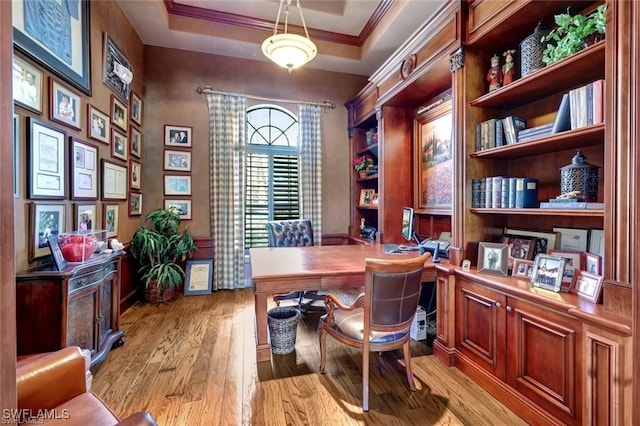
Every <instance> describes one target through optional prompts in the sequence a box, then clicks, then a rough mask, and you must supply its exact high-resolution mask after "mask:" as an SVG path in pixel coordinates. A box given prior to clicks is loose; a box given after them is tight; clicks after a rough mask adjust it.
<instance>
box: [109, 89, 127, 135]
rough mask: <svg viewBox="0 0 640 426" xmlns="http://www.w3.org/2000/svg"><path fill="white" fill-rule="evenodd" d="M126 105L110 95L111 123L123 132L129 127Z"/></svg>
mask: <svg viewBox="0 0 640 426" xmlns="http://www.w3.org/2000/svg"><path fill="white" fill-rule="evenodd" d="M128 111H129V110H128V108H127V106H126V105H125V104H124V103H122V102H121V101H120V99H118V98H117V97H115V96H114V95H111V123H112V124H115V125H116V126H118V127H119V128H120V129H121V130H122V131H123V132H126V131H127V129H128V128H129V112H128Z"/></svg>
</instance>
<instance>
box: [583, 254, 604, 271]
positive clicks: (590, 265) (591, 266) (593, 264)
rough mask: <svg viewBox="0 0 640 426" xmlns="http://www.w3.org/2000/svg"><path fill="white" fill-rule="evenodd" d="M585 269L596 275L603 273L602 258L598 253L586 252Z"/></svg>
mask: <svg viewBox="0 0 640 426" xmlns="http://www.w3.org/2000/svg"><path fill="white" fill-rule="evenodd" d="M584 269H585V270H586V271H587V272H588V273H590V274H594V275H602V258H601V257H600V256H598V255H597V254H593V253H585V254H584Z"/></svg>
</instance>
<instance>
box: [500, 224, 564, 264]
mask: <svg viewBox="0 0 640 426" xmlns="http://www.w3.org/2000/svg"><path fill="white" fill-rule="evenodd" d="M503 233H504V235H506V236H509V237H511V236H518V237H521V238H522V237H529V238H531V237H533V238H535V239H536V240H535V241H536V242H535V246H534V249H533V256H532V257H531V258H532V259H533V258H534V257H536V255H538V254H546V253H547V251H548V250H551V249H555V248H557V240H558V236H559V234H558V233H557V232H541V231H530V230H528V229H515V228H504V231H503Z"/></svg>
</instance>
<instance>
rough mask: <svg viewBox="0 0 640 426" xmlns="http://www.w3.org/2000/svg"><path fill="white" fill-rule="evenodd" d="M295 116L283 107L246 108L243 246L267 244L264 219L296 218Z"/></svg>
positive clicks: (297, 207) (296, 161)
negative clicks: (245, 178) (245, 182)
mask: <svg viewBox="0 0 640 426" xmlns="http://www.w3.org/2000/svg"><path fill="white" fill-rule="evenodd" d="M298 217H300V210H299V205H298V120H297V118H296V117H295V116H294V115H293V114H291V112H289V111H287V110H286V109H284V108H280V107H277V106H275V105H258V106H255V107H252V108H250V109H249V110H248V111H247V187H246V212H245V247H246V248H251V247H266V246H267V245H268V238H267V231H266V229H265V223H266V222H267V221H269V220H286V219H297V218H298Z"/></svg>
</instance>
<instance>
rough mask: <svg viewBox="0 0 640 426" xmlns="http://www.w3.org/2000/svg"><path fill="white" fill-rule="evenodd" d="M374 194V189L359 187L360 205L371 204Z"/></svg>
mask: <svg viewBox="0 0 640 426" xmlns="http://www.w3.org/2000/svg"><path fill="white" fill-rule="evenodd" d="M374 195H376V190H375V189H361V190H360V203H359V204H360V205H361V206H368V205H371V204H373V196H374Z"/></svg>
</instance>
